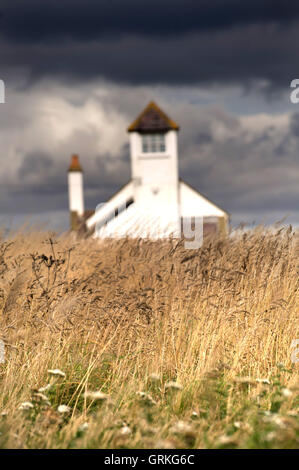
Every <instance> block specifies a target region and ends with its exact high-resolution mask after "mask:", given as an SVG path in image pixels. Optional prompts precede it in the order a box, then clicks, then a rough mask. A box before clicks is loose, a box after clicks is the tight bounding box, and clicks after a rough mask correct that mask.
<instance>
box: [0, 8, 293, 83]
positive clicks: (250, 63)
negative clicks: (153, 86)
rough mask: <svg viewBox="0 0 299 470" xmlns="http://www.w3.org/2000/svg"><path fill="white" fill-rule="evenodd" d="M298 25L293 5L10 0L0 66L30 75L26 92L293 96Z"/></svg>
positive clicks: (0, 27) (0, 22)
mask: <svg viewBox="0 0 299 470" xmlns="http://www.w3.org/2000/svg"><path fill="white" fill-rule="evenodd" d="M298 22H299V4H297V3H295V2H294V1H284V2H281V1H275V0H263V1H261V0H251V1H242V2H241V1H240V0H213V1H207V0H204V1H201V2H196V1H194V0H185V1H181V0H164V1H162V2H161V1H160V0H159V1H158V0H151V2H147V3H144V2H141V1H137V0H127V1H120V0H109V1H104V0H102V1H95V0H88V1H84V2H83V1H77V0H64V1H58V0H53V1H51V2H46V3H45V2H40V1H37V0H36V1H32V0H28V1H26V2H23V1H21V0H20V1H17V0H14V1H11V0H10V1H7V0H6V1H4V4H3V5H2V17H1V18H0V44H1V50H0V63H1V66H2V75H3V74H4V75H6V76H7V77H8V76H9V72H8V71H7V70H10V71H11V70H14V68H15V67H20V66H22V67H24V69H26V70H27V71H28V82H27V83H29V84H30V83H32V80H37V79H40V78H42V77H47V76H59V77H60V78H65V79H68V80H79V81H80V80H88V79H90V78H97V77H104V78H106V79H108V80H113V81H115V82H126V83H134V84H136V83H137V84H138V83H167V84H169V83H170V84H171V83H178V84H180V83H198V82H202V83H219V84H225V83H242V85H250V84H251V83H252V82H255V81H256V80H259V79H265V80H268V81H269V86H270V87H271V86H272V87H278V88H279V87H280V86H284V87H287V86H288V85H289V82H290V80H291V79H292V78H293V77H295V76H296V74H297V63H298V61H297V60H296V47H295V44H296V43H297V42H298ZM18 72H19V71H18ZM4 78H5V77H4Z"/></svg>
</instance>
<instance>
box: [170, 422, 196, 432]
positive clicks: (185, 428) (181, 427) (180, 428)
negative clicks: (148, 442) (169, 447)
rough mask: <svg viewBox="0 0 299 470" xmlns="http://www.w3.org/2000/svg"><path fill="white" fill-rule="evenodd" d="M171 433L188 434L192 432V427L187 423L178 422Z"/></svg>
mask: <svg viewBox="0 0 299 470" xmlns="http://www.w3.org/2000/svg"><path fill="white" fill-rule="evenodd" d="M170 431H171V432H173V433H175V434H186V433H190V432H191V431H192V427H191V426H190V424H189V423H186V422H185V421H177V422H176V423H175V424H174V425H173V426H172V427H171V428H170Z"/></svg>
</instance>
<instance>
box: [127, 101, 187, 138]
mask: <svg viewBox="0 0 299 470" xmlns="http://www.w3.org/2000/svg"><path fill="white" fill-rule="evenodd" d="M170 130H176V131H178V130H179V126H178V125H177V124H176V123H175V122H174V121H173V120H172V119H170V118H169V117H168V116H167V115H166V114H165V113H164V111H162V109H160V108H159V106H158V105H157V104H156V103H155V102H154V101H151V102H150V103H149V104H148V105H147V106H146V108H145V109H144V110H143V111H142V113H141V114H139V116H138V117H137V119H135V121H133V122H132V124H131V125H130V126H129V127H128V132H166V131H170Z"/></svg>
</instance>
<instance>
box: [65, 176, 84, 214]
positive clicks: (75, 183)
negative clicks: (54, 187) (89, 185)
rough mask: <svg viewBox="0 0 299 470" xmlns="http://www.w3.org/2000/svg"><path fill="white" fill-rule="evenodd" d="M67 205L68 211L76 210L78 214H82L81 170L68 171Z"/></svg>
mask: <svg viewBox="0 0 299 470" xmlns="http://www.w3.org/2000/svg"><path fill="white" fill-rule="evenodd" d="M68 188H69V207H70V212H73V211H74V212H77V213H78V215H79V216H82V215H83V214H84V198H83V173H82V172H81V171H69V173H68Z"/></svg>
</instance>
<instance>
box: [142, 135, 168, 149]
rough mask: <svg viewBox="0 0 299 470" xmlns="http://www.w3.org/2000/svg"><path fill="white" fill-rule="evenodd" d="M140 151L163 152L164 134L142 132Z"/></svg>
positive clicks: (164, 147) (164, 146)
mask: <svg viewBox="0 0 299 470" xmlns="http://www.w3.org/2000/svg"><path fill="white" fill-rule="evenodd" d="M141 137H142V152H143V153H155V152H165V150H166V145H165V134H154V133H153V134H142V136H141Z"/></svg>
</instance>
